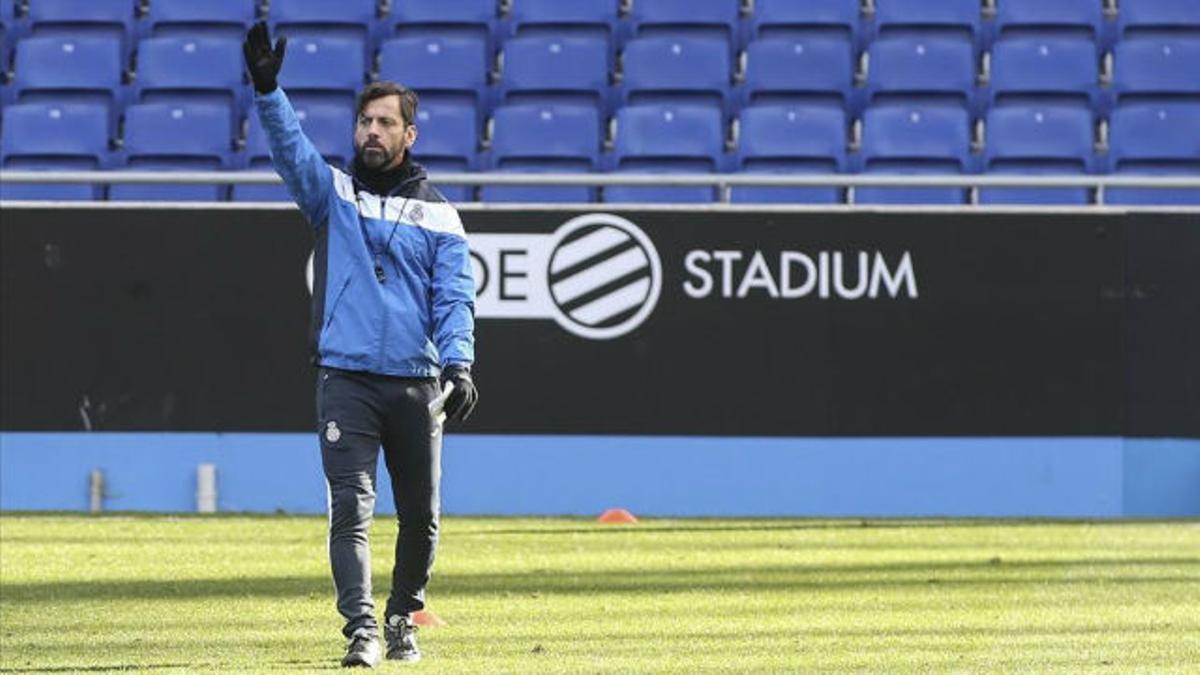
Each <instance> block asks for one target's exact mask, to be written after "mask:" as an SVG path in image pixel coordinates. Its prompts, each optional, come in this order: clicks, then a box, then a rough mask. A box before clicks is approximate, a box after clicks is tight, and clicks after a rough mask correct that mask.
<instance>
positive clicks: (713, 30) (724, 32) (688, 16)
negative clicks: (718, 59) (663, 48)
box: [629, 0, 742, 49]
mask: <svg viewBox="0 0 1200 675" xmlns="http://www.w3.org/2000/svg"><path fill="white" fill-rule="evenodd" d="M739 5H740V3H739V2H738V0H638V2H635V3H633V10H632V11H631V12H630V14H629V21H630V25H631V27H632V32H633V36H634V37H647V36H654V35H666V36H672V37H681V36H692V37H719V38H722V39H724V40H725V46H726V48H727V49H736V48H737V47H739V45H740V44H741V41H742V40H741V30H740V25H741V24H740V15H739V12H740V9H739Z"/></svg>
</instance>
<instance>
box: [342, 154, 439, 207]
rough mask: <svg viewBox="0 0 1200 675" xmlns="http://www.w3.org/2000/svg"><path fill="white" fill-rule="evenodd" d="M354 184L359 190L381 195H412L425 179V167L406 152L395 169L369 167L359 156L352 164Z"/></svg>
mask: <svg viewBox="0 0 1200 675" xmlns="http://www.w3.org/2000/svg"><path fill="white" fill-rule="evenodd" d="M351 171H352V175H353V177H354V184H355V186H356V187H357V189H359V190H365V191H367V192H371V193H373V194H377V195H379V196H381V197H394V196H401V197H406V196H411V195H413V194H414V193H415V192H416V190H417V189H418V188H419V187H420V186H421V183H422V182H424V181H425V167H423V166H421V165H420V164H418V163H416V162H415V161H413V158H412V155H411V154H409V153H405V155H404V160H403V161H401V162H400V165H399V166H397V167H396V168H394V169H389V170H387V171H376V170H374V169H370V168H367V167H366V166H364V165H363V164H362V162H361V160H360V159H359V158H358V157H355V158H354V163H353V164H352V165H351Z"/></svg>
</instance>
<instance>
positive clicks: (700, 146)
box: [604, 105, 725, 203]
mask: <svg viewBox="0 0 1200 675" xmlns="http://www.w3.org/2000/svg"><path fill="white" fill-rule="evenodd" d="M616 120H617V127H616V128H617V132H616V140H615V146H614V148H613V168H614V170H615V171H617V172H621V173H653V174H665V173H714V172H716V171H720V170H722V169H724V146H725V133H724V130H725V127H724V124H723V123H722V120H721V114H720V112H718V111H717V110H716V109H715V108H711V107H707V106H689V105H680V106H671V105H635V106H626V107H624V108H621V109H620V110H618V111H617V116H616ZM716 196H717V195H716V191H715V189H714V188H711V187H642V186H610V187H606V188H604V201H606V202H617V203H629V202H635V203H637V202H641V203H655V202H659V203H661V202H666V203H706V202H711V201H713V200H714V199H715V198H716Z"/></svg>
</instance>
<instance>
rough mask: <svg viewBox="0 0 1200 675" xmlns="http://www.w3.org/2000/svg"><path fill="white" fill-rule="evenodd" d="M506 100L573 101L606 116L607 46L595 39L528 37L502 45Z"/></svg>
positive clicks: (503, 96)
mask: <svg viewBox="0 0 1200 675" xmlns="http://www.w3.org/2000/svg"><path fill="white" fill-rule="evenodd" d="M500 99H501V102H503V103H523V102H529V103H543V104H544V103H554V102H557V103H574V104H586V105H590V106H592V107H593V108H595V109H596V110H598V111H600V112H601V113H602V114H607V112H608V109H609V107H610V103H611V96H610V88H609V83H608V44H607V43H606V42H605V41H603V40H601V39H599V38H595V37H588V36H586V35H585V36H567V37H551V36H548V35H528V36H519V37H515V38H512V39H510V40H509V41H508V42H506V43H504V71H503V72H502V73H501V79H500Z"/></svg>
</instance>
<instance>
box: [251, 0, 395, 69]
mask: <svg viewBox="0 0 1200 675" xmlns="http://www.w3.org/2000/svg"><path fill="white" fill-rule="evenodd" d="M377 12H378V6H377V4H376V0H338V1H337V2H329V0H271V2H270V12H269V13H268V14H267V19H268V23H269V24H270V26H271V33H272V35H275V34H280V35H287V36H288V37H289V40H290V39H291V37H292V36H303V37H307V38H315V37H325V38H338V39H342V40H350V41H352V42H355V43H356V44H357V45H358V46H359V48H360V49H361V50H362V51H363V58H364V59H365V61H367V62H369V61H370V60H371V55H372V54H373V53H374V42H375V36H376V35H377V33H378V32H379V29H378V27H377V26H378V24H377V23H376V13H377Z"/></svg>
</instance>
